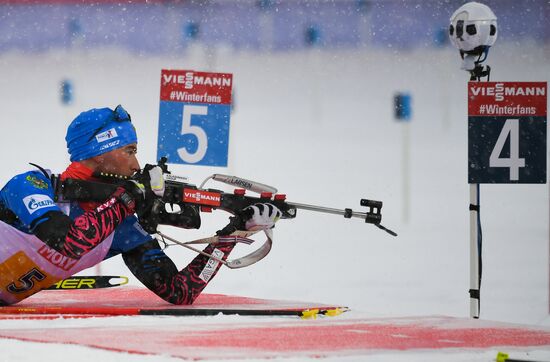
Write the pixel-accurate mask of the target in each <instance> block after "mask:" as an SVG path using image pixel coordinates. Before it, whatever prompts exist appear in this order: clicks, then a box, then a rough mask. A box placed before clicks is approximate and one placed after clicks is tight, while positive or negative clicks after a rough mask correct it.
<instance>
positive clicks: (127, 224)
mask: <svg viewBox="0 0 550 362" xmlns="http://www.w3.org/2000/svg"><path fill="white" fill-rule="evenodd" d="M151 239H153V237H152V236H151V235H149V234H148V233H147V232H146V231H145V230H143V228H142V227H141V225H140V224H139V222H138V219H137V217H135V216H130V217H127V218H126V219H124V221H123V222H122V223H121V224H120V225H119V226H118V227H117V228H116V230H115V235H114V238H113V244H112V245H111V249H110V250H109V253H108V254H107V256H106V257H105V259H108V258H110V257H112V256H115V255H118V254H120V253H124V252H127V251H129V250H132V249H134V248H136V247H138V246H139V245H142V244H144V243H146V242H148V241H150V240H151Z"/></svg>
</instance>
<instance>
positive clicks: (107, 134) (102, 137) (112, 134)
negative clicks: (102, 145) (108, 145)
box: [95, 128, 118, 142]
mask: <svg viewBox="0 0 550 362" xmlns="http://www.w3.org/2000/svg"><path fill="white" fill-rule="evenodd" d="M116 137H118V135H117V133H116V129H114V128H111V129H108V130H107V131H104V132H101V133H98V134H97V136H95V139H96V140H97V142H105V141H108V140H110V139H113V138H116Z"/></svg>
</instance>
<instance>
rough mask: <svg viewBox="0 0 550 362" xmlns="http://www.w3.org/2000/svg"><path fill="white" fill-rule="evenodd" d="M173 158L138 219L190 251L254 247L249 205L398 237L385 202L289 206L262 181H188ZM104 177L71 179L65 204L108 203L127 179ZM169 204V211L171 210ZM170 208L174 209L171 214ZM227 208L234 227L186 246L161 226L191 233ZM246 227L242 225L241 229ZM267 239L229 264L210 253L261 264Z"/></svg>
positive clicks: (163, 165) (236, 264)
mask: <svg viewBox="0 0 550 362" xmlns="http://www.w3.org/2000/svg"><path fill="white" fill-rule="evenodd" d="M167 161H168V159H167V158H166V157H162V158H161V159H160V160H159V161H158V164H157V165H158V166H159V167H160V168H161V169H162V171H163V175H164V180H165V191H164V195H163V197H162V198H157V199H155V200H154V204H153V206H152V208H151V210H150V211H149V212H148V213H147V214H146V215H138V217H139V222H140V224H141V226H142V227H143V228H144V229H145V231H147V232H148V233H150V234H157V235H159V236H161V237H162V238H163V239H167V240H170V241H172V242H174V243H176V244H179V245H182V246H184V247H187V248H189V249H191V250H193V251H195V252H197V253H201V254H205V253H204V252H202V251H200V250H198V249H195V248H193V247H191V246H190V245H189V244H198V243H216V242H221V241H236V242H243V243H251V242H252V241H253V240H250V239H248V237H249V236H251V235H252V234H254V232H250V231H242V228H241V227H242V224H243V220H245V219H246V218H247V216H249V215H245V214H244V213H243V210H244V209H246V208H247V207H248V206H252V205H254V204H258V203H270V204H272V205H274V206H276V207H277V208H278V209H279V210H280V211H281V213H282V215H281V218H282V219H294V218H295V217H296V215H297V210H298V209H302V210H309V211H315V212H321V213H328V214H335V215H341V216H344V218H348V219H349V218H359V219H363V220H364V221H365V223H367V224H372V225H374V226H376V227H378V228H379V229H381V230H384V231H386V232H387V233H389V234H390V235H392V236H397V234H396V233H395V232H393V231H392V230H389V229H388V228H386V227H384V226H382V225H381V224H380V223H381V221H382V214H381V209H382V201H376V200H370V199H361V201H360V205H361V206H363V207H366V208H367V210H366V212H358V211H353V210H352V209H350V208H346V209H335V208H329V207H323V206H315V205H309V204H301V203H295V202H288V201H287V200H286V195H284V194H278V193H277V189H276V188H275V187H272V186H269V185H265V184H262V183H259V182H255V181H251V180H247V179H244V178H240V177H235V176H229V175H222V174H214V175H212V176H210V177H208V178H206V179H205V180H204V181H203V182H202V184H201V185H200V186H199V187H197V186H196V185H194V184H190V183H188V182H187V178H185V177H181V176H177V175H172V173H171V172H170V171H169V170H168V166H167V164H166V163H167ZM143 174H144V173H141V174H138V175H137V176H136V179H137V180H139V181H143ZM97 176H98V177H99V178H101V179H105V180H109V181H110V183H98V182H92V181H84V180H76V179H67V180H65V182H63V184H62V185H61V186H60V187H61V195H62V197H63V199H65V200H88V201H89V200H95V201H103V200H105V199H107V198H108V197H109V196H110V195H111V194H112V193H113V192H114V191H115V189H116V187H118V186H120V185H121V184H122V183H123V182H127V180H125V179H124V178H120V177H119V176H115V175H105V174H99V175H97ZM209 180H215V181H218V182H222V183H225V184H228V185H231V186H235V187H236V188H235V189H234V191H233V193H228V192H224V191H221V190H217V189H211V188H208V189H206V188H204V185H205V184H206V182H207V181H209ZM247 191H252V192H255V193H257V194H259V196H251V195H249V194H247ZM167 206H168V207H167ZM168 209H169V210H168ZM218 209H219V210H223V211H226V212H228V213H230V214H232V215H234V216H233V217H231V218H230V223H229V224H228V225H227V226H226V227H225V228H223V229H222V230H219V231H218V232H217V235H216V236H214V237H210V238H205V239H199V240H194V241H190V242H185V243H183V242H180V241H178V240H176V239H173V238H171V237H169V236H167V235H166V234H164V233H163V232H160V231H159V230H158V225H171V226H176V227H180V228H186V229H191V228H192V229H198V228H199V227H200V225H201V218H200V213H201V212H212V211H213V210H218ZM240 226H241V227H240ZM265 233H266V236H267V241H266V243H264V245H262V246H261V247H260V248H259V249H258V250H256V251H255V252H253V253H252V254H249V255H247V256H245V257H242V258H240V259H237V260H233V261H224V260H221V259H219V258H216V257H215V256H213V255H210V254H206V255H207V256H209V257H212V258H213V259H214V260H217V261H219V262H221V263H223V264H225V265H226V266H228V267H230V268H241V267H243V266H247V265H250V264H253V263H255V262H256V261H258V260H260V259H261V258H263V257H264V256H265V255H267V253H269V251H270V249H271V241H272V232H271V230H268V231H266V232H265Z"/></svg>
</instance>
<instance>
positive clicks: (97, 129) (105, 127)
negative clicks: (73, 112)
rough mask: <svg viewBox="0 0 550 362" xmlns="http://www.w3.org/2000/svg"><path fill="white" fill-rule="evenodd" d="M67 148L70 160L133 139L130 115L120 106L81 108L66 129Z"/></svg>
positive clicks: (84, 156)
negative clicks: (81, 110)
mask: <svg viewBox="0 0 550 362" xmlns="http://www.w3.org/2000/svg"><path fill="white" fill-rule="evenodd" d="M65 141H67V149H68V150H69V154H70V155H71V161H82V160H86V159H88V158H91V157H94V156H98V155H101V154H103V153H107V152H109V151H112V150H116V149H117V148H121V147H124V146H126V145H129V144H132V143H137V135H136V130H135V128H134V125H133V124H132V120H131V119H130V115H129V114H128V112H126V110H125V109H124V108H122V106H120V105H119V106H117V107H116V108H115V110H114V111H113V110H112V109H110V108H94V109H91V110H89V111H86V112H82V113H80V114H79V115H78V117H76V118H75V119H74V120H73V121H72V122H71V124H70V125H69V128H68V129H67V136H65Z"/></svg>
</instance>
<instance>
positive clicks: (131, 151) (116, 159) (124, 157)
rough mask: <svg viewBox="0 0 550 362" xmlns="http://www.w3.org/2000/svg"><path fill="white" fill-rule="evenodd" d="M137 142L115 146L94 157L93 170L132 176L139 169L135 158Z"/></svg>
mask: <svg viewBox="0 0 550 362" xmlns="http://www.w3.org/2000/svg"><path fill="white" fill-rule="evenodd" d="M136 153H137V144H135V143H132V144H129V145H127V146H124V147H121V148H117V149H116V150H112V151H109V152H107V153H104V154H102V155H99V156H96V157H94V160H95V161H96V162H97V167H96V169H95V171H99V172H104V173H108V174H116V175H122V176H132V175H133V174H134V173H135V172H136V171H138V170H139V169H140V167H139V162H138V160H137V158H136Z"/></svg>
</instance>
